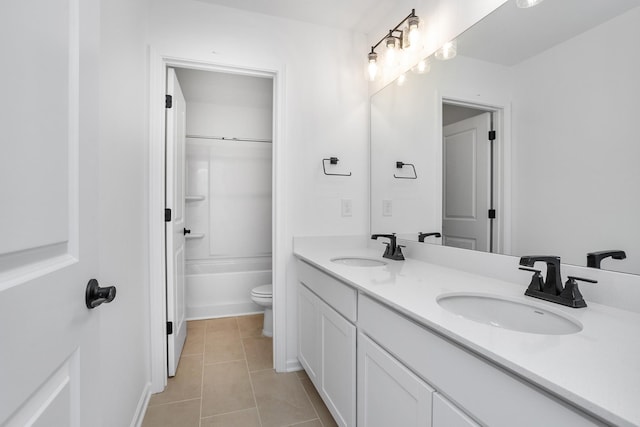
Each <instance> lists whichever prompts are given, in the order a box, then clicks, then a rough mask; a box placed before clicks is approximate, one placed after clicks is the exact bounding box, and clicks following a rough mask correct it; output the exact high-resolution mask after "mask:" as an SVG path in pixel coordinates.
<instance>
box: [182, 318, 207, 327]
mask: <svg viewBox="0 0 640 427" xmlns="http://www.w3.org/2000/svg"><path fill="white" fill-rule="evenodd" d="M206 327H207V320H206V319H204V320H189V321H187V329H205V328H206Z"/></svg>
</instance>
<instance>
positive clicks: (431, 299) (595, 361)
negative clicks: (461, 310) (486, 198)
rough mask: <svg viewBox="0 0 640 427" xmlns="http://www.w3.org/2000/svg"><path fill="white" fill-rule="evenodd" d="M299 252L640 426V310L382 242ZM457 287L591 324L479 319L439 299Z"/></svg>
mask: <svg viewBox="0 0 640 427" xmlns="http://www.w3.org/2000/svg"><path fill="white" fill-rule="evenodd" d="M294 253H295V255H296V256H297V257H298V258H300V259H302V260H304V261H307V262H308V263H310V264H312V265H314V266H315V267H317V268H319V269H321V270H323V271H325V272H326V273H328V274H330V275H332V276H334V277H336V278H338V279H340V280H342V281H343V282H345V283H347V284H349V285H351V286H353V287H355V288H357V289H358V290H360V291H361V292H363V293H365V294H367V295H369V296H371V297H372V298H375V299H377V300H378V301H380V302H382V303H384V304H386V305H388V306H390V307H392V308H394V309H396V310H398V311H400V312H401V313H403V314H405V315H406V316H408V317H410V318H412V319H414V320H415V321H417V322H418V323H420V324H422V325H424V326H426V327H428V328H430V329H432V330H435V331H437V332H438V333H440V334H441V335H443V336H445V337H448V338H450V339H452V340H454V341H455V342H458V343H459V344H461V345H462V346H464V347H466V348H468V349H470V350H472V351H473V352H475V353H477V354H480V355H482V356H484V357H485V358H487V359H489V360H492V361H494V362H495V363H496V364H498V365H500V366H503V367H505V368H507V369H508V370H510V371H512V372H514V373H516V374H518V375H520V376H521V377H523V378H525V379H527V380H529V381H531V382H533V383H535V384H537V385H539V386H540V387H543V388H545V389H547V390H549V391H550V392H552V393H554V394H555V395H557V396H560V397H562V398H564V399H566V400H568V401H570V402H573V404H575V405H577V406H578V407H581V408H583V409H584V410H585V411H587V412H591V413H592V414H595V415H596V416H598V417H600V418H603V419H605V420H607V421H608V422H610V423H613V424H616V425H623V426H639V425H640V334H639V333H638V331H639V329H640V314H637V313H633V312H629V311H624V310H620V309H616V308H612V307H609V306H604V305H601V304H596V303H590V302H589V301H587V304H588V307H586V308H582V309H573V308H569V307H564V306H561V305H559V304H554V303H550V302H546V301H542V300H539V299H535V298H530V297H525V296H524V291H525V289H526V286H527V285H528V282H527V283H522V284H514V283H509V282H505V281H501V280H497V279H492V278H487V277H484V276H479V275H475V274H470V273H467V272H464V271H459V270H455V269H451V268H447V267H443V266H440V265H436V264H431V263H428V262H423V261H417V260H413V259H406V260H405V261H393V260H387V259H384V258H382V257H381V253H380V250H377V249H376V250H374V249H368V248H364V247H362V248H351V249H348V248H344V247H342V248H341V249H335V248H334V249H329V248H327V247H326V245H317V246H316V245H313V244H305V245H299V246H298V245H297V246H296V248H295V250H294ZM338 256H340V257H344V256H353V257H365V258H371V259H378V260H381V261H385V262H387V264H386V265H384V266H380V267H354V266H347V265H341V264H336V263H333V262H331V261H330V259H331V258H335V257H338ZM451 292H471V293H486V294H494V295H500V296H505V297H509V298H516V299H518V300H521V301H522V302H526V303H528V304H531V305H538V306H540V307H543V308H545V309H546V310H549V311H555V312H558V313H563V314H565V315H568V316H570V317H572V318H574V319H576V320H578V321H579V322H580V323H582V325H583V329H582V331H580V332H578V333H575V334H570V335H539V334H531V333H523V332H517V331H512V330H507V329H502V328H497V327H493V326H490V325H485V324H481V323H477V322H474V321H472V320H468V319H464V318H462V317H459V316H457V315H455V314H453V313H451V312H449V311H447V310H445V309H443V308H442V307H440V305H438V303H437V301H436V298H437V297H438V296H439V295H442V294H445V293H451Z"/></svg>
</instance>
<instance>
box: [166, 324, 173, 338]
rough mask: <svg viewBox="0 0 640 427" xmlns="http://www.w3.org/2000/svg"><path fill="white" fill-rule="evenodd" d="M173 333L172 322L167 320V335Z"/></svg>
mask: <svg viewBox="0 0 640 427" xmlns="http://www.w3.org/2000/svg"><path fill="white" fill-rule="evenodd" d="M171 334H173V322H167V335H171Z"/></svg>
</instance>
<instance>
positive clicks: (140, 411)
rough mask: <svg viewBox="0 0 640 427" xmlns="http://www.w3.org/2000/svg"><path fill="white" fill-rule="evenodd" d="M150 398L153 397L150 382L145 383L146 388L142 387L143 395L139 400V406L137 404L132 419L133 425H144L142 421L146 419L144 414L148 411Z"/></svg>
mask: <svg viewBox="0 0 640 427" xmlns="http://www.w3.org/2000/svg"><path fill="white" fill-rule="evenodd" d="M149 399H151V383H150V382H148V383H147V384H145V386H144V389H142V395H141V396H140V399H139V400H138V406H136V412H135V414H134V415H133V420H131V427H140V426H142V421H143V420H144V414H145V413H146V412H147V406H149Z"/></svg>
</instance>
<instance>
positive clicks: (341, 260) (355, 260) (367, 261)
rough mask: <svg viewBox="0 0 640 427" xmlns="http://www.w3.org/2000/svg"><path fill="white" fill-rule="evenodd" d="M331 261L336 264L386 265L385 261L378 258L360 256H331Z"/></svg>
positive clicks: (355, 265)
mask: <svg viewBox="0 0 640 427" xmlns="http://www.w3.org/2000/svg"><path fill="white" fill-rule="evenodd" d="M331 262H335V263H336V264H343V265H350V266H352V267H380V266H383V265H387V263H386V262H384V261H380V260H378V259H371V258H360V257H338V258H331Z"/></svg>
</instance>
